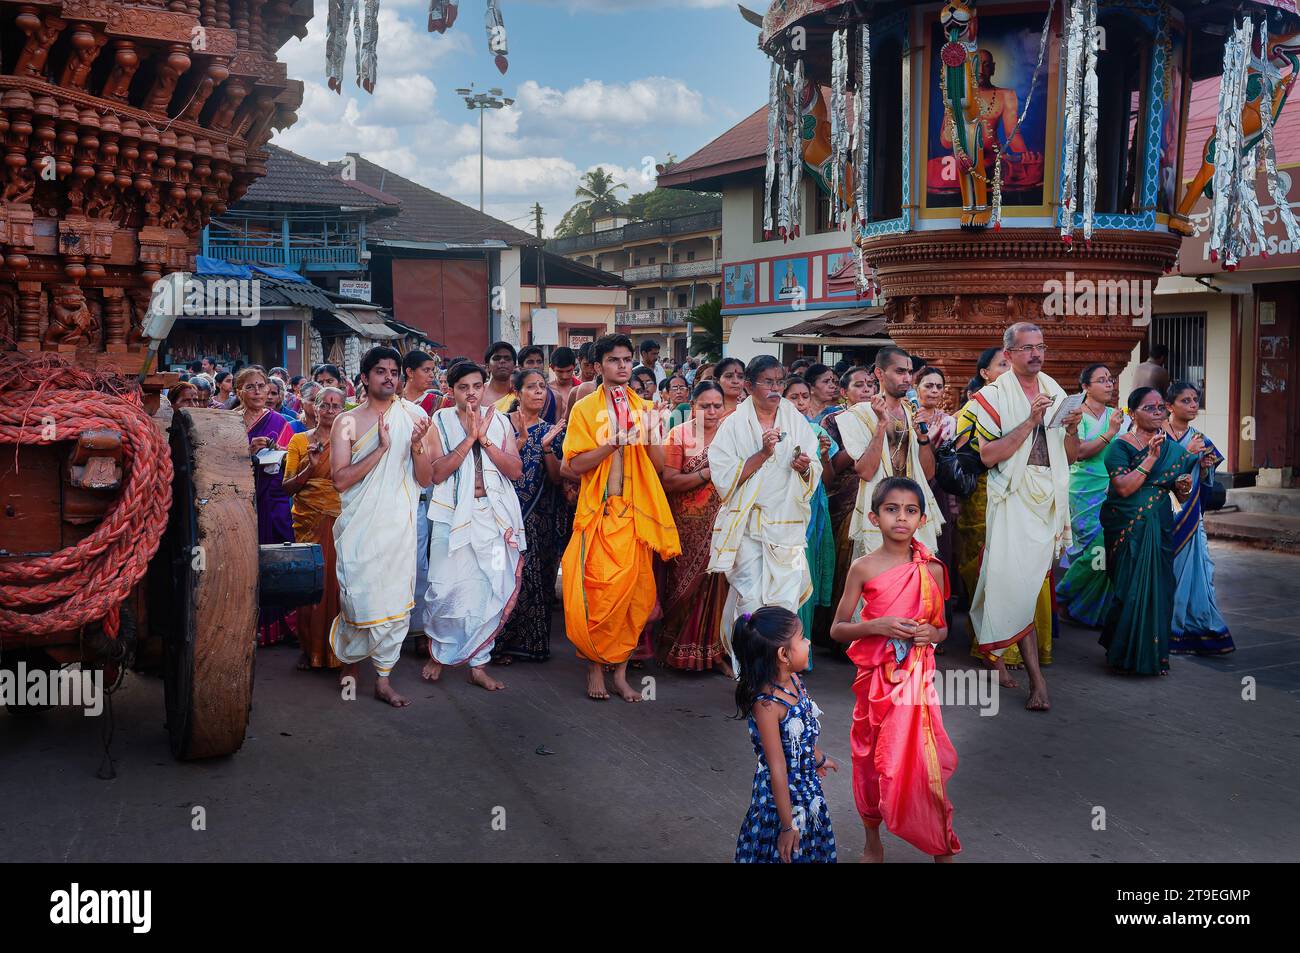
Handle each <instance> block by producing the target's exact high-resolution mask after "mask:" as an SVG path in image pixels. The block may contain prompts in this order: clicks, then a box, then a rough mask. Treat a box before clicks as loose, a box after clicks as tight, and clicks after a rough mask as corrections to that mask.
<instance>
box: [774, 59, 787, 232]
mask: <svg viewBox="0 0 1300 953" xmlns="http://www.w3.org/2000/svg"><path fill="white" fill-rule="evenodd" d="M788 89H789V87H788V85H787V83H786V75H785V69H784V68H782V69H781V71H780V76H779V83H778V85H777V91H776V102H777V116H778V119H777V124H776V172H777V190H776V191H777V195H776V201H777V206H776V230H777V231H778V232H779V233H780V234H781V239H782V241H785V240H787V239H789V237H790V121H789V118H788V115H789V114H788V112H787V106H788V103H787V102H786V100H787V97H788V92H787V90H788Z"/></svg>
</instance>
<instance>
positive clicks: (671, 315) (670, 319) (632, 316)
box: [614, 308, 691, 327]
mask: <svg viewBox="0 0 1300 953" xmlns="http://www.w3.org/2000/svg"><path fill="white" fill-rule="evenodd" d="M690 313H691V311H690V308H651V309H649V310H643V311H616V312H614V323H615V324H616V325H618V324H624V325H634V326H638V327H645V326H655V327H667V326H670V325H674V324H685V323H686V320H687V318H688V317H689V316H690Z"/></svg>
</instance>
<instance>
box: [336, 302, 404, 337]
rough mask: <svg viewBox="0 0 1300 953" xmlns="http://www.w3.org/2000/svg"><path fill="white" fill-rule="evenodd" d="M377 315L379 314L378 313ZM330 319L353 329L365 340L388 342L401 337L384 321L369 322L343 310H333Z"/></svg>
mask: <svg viewBox="0 0 1300 953" xmlns="http://www.w3.org/2000/svg"><path fill="white" fill-rule="evenodd" d="M375 313H376V314H378V312H375ZM330 317H332V318H334V319H335V320H336V321H339V322H341V323H342V324H344V325H346V326H347V327H349V328H351V329H352V330H353V331H355V332H357V334H359V335H361V336H362V337H363V338H370V339H371V340H373V341H388V340H391V339H393V338H395V337H401V335H400V334H399V333H398V332H396V331H394V330H393V329H392V328H390V327H389V326H388V325H387V324H385V323H383V322H382V321H367V320H365V319H363V318H362V317H361V315H359V314H354V313H352V312H351V311H345V310H343V309H342V308H335V309H334V310H332V311H331V312H330Z"/></svg>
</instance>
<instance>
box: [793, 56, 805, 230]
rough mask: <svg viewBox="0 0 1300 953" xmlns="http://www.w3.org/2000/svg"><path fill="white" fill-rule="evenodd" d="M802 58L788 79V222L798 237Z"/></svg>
mask: <svg viewBox="0 0 1300 953" xmlns="http://www.w3.org/2000/svg"><path fill="white" fill-rule="evenodd" d="M803 87H804V74H803V60H795V63H794V71H793V72H792V73H791V81H790V130H791V132H790V224H791V227H792V229H793V234H792V235H791V237H792V238H798V237H799V232H800V231H801V228H800V226H799V223H800V222H801V221H802V220H803V105H802V104H803Z"/></svg>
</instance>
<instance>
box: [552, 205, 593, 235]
mask: <svg viewBox="0 0 1300 953" xmlns="http://www.w3.org/2000/svg"><path fill="white" fill-rule="evenodd" d="M589 231H591V213H590V212H588V211H587V209H586V208H585V207H584V206H582V205H575V206H573V208H571V209H569V210H568V211H567V212H565V213H564V218H562V219H560V224H559V225H556V226H555V237H556V238H574V237H575V236H578V235H585V234H587V233H588V232H589Z"/></svg>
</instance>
